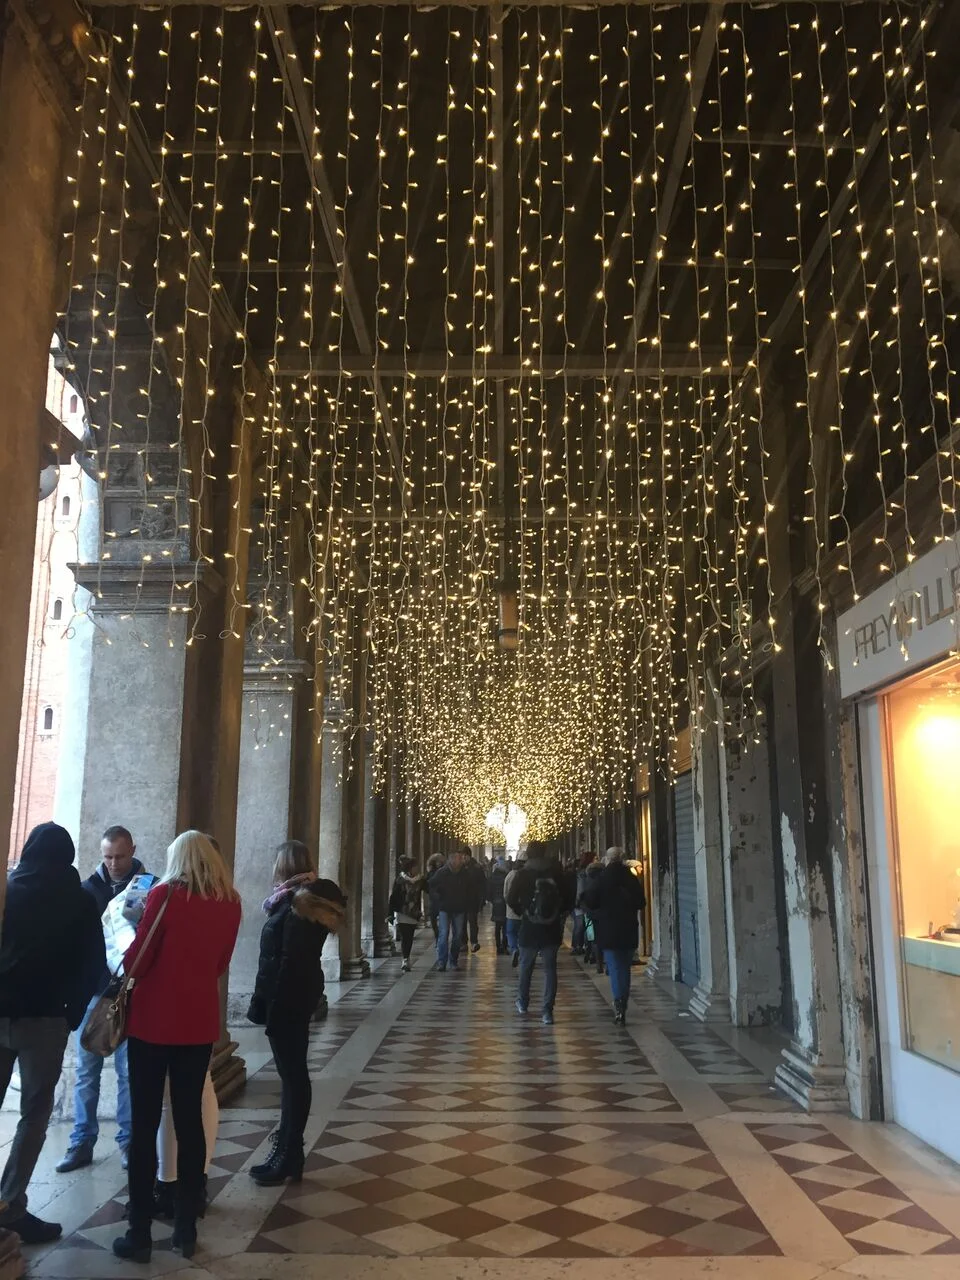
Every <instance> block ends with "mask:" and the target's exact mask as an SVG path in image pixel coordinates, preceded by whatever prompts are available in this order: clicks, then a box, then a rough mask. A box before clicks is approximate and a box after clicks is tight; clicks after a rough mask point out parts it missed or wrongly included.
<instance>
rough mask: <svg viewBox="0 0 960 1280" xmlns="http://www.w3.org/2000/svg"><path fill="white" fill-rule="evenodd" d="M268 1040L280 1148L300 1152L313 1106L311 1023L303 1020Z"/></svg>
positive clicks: (273, 1032) (270, 1036)
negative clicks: (277, 1094) (273, 1069)
mask: <svg viewBox="0 0 960 1280" xmlns="http://www.w3.org/2000/svg"><path fill="white" fill-rule="evenodd" d="M267 1039H268V1040H269V1041H270V1052H271V1053H272V1054H273V1060H274V1062H275V1063H276V1066H277V1075H278V1076H279V1077H280V1139H281V1146H283V1147H285V1148H286V1149H287V1150H289V1149H290V1148H291V1147H292V1148H295V1149H300V1148H302V1147H303V1131H304V1129H306V1127H307V1120H308V1119H309V1118H310V1104H311V1103H312V1102H313V1089H312V1087H311V1084H310V1071H309V1069H308V1067H307V1048H308V1046H309V1043H310V1023H309V1022H308V1021H306V1020H303V1021H298V1022H291V1023H289V1024H287V1025H285V1026H284V1027H283V1028H282V1029H280V1030H277V1029H275V1028H274V1029H272V1030H271V1031H269V1032H268V1033H267Z"/></svg>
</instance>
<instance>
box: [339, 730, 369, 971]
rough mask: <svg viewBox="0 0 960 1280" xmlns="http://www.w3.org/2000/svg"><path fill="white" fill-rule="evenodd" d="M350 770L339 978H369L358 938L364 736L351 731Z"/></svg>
mask: <svg viewBox="0 0 960 1280" xmlns="http://www.w3.org/2000/svg"><path fill="white" fill-rule="evenodd" d="M345 748H346V751H347V752H348V753H349V765H350V767H349V771H348V772H346V773H345V775H344V779H343V822H342V825H341V833H340V884H341V886H342V888H343V889H344V891H345V893H346V895H347V915H346V920H345V923H344V926H343V928H342V929H341V931H340V936H339V942H340V978H341V980H346V979H347V978H369V977H370V964H369V961H368V960H367V958H366V956H365V955H364V953H363V946H362V941H361V931H362V916H363V899H364V879H363V853H364V819H365V817H366V803H365V801H366V777H367V773H368V764H367V751H366V735H365V734H364V733H363V732H361V731H360V730H354V731H352V732H351V733H350V735H349V738H348V741H347V742H346V743H345Z"/></svg>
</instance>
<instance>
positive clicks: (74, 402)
mask: <svg viewBox="0 0 960 1280" xmlns="http://www.w3.org/2000/svg"><path fill="white" fill-rule="evenodd" d="M78 403H79V401H78V400H77V397H76V396H71V397H70V412H71V413H76V412H77V405H78Z"/></svg>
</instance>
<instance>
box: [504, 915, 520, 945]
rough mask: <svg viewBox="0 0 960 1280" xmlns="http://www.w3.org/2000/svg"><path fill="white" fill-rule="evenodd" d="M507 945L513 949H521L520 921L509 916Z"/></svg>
mask: <svg viewBox="0 0 960 1280" xmlns="http://www.w3.org/2000/svg"><path fill="white" fill-rule="evenodd" d="M507 946H508V947H509V948H510V950H511V951H519V950H520V921H519V920H511V919H510V917H509V916H508V917H507Z"/></svg>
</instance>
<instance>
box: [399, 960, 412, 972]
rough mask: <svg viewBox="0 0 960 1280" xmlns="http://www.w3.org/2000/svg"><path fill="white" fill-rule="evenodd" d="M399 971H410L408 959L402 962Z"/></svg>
mask: <svg viewBox="0 0 960 1280" xmlns="http://www.w3.org/2000/svg"><path fill="white" fill-rule="evenodd" d="M400 972H401V973H409V972H410V961H409V960H404V962H403V964H402V965H401V966H400Z"/></svg>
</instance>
